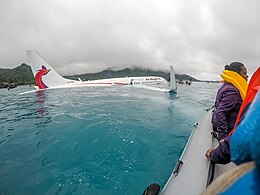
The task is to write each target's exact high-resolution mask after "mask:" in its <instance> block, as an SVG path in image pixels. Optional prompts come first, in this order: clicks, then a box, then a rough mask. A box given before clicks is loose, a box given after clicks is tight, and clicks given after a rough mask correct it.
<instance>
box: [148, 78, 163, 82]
mask: <svg viewBox="0 0 260 195" xmlns="http://www.w3.org/2000/svg"><path fill="white" fill-rule="evenodd" d="M145 80H147V81H158V80H161V78H146V79H145Z"/></svg>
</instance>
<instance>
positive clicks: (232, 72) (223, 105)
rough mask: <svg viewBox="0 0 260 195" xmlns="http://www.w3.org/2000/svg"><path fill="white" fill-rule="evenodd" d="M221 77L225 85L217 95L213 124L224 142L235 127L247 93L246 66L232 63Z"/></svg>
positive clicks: (226, 67) (219, 137)
mask: <svg viewBox="0 0 260 195" xmlns="http://www.w3.org/2000/svg"><path fill="white" fill-rule="evenodd" d="M220 76H221V77H222V79H223V80H224V83H223V85H222V86H221V87H220V89H219V90H218V93H217V97H216V101H215V108H214V113H213V116H212V124H213V129H214V130H215V131H216V132H217V135H218V139H219V140H222V139H224V138H225V137H227V136H228V134H229V132H230V131H231V130H232V129H233V127H234V125H235V122H236V118H237V115H238V112H239V109H240V106H241V104H242V101H243V99H244V97H245V94H246V91H247V79H248V75H247V70H246V67H245V66H244V64H242V63H241V62H232V63H231V64H230V65H226V66H225V70H224V71H223V73H222V74H221V75H220Z"/></svg>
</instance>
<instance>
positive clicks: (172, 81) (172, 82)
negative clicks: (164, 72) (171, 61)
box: [170, 66, 177, 92]
mask: <svg viewBox="0 0 260 195" xmlns="http://www.w3.org/2000/svg"><path fill="white" fill-rule="evenodd" d="M176 90H177V86H176V79H175V73H174V69H173V66H170V92H173V91H176Z"/></svg>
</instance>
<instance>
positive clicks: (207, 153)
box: [205, 148, 214, 160]
mask: <svg viewBox="0 0 260 195" xmlns="http://www.w3.org/2000/svg"><path fill="white" fill-rule="evenodd" d="M213 150H214V148H209V149H207V151H206V154H205V157H206V158H207V159H208V160H210V154H211V152H212V151H213Z"/></svg>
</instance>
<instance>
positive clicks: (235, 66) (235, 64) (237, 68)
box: [225, 62, 245, 74]
mask: <svg viewBox="0 0 260 195" xmlns="http://www.w3.org/2000/svg"><path fill="white" fill-rule="evenodd" d="M243 66H245V65H244V64H242V63H241V62H232V63H231V64H230V65H226V66H225V70H231V71H234V72H236V73H238V74H239V73H240V71H241V68H242V67H243Z"/></svg>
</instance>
